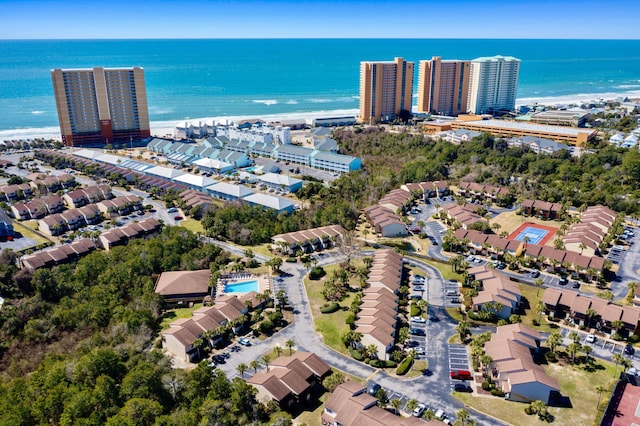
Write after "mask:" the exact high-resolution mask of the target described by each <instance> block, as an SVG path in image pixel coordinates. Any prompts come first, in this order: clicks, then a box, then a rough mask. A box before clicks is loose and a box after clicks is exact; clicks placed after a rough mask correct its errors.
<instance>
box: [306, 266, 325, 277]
mask: <svg viewBox="0 0 640 426" xmlns="http://www.w3.org/2000/svg"><path fill="white" fill-rule="evenodd" d="M326 274H327V273H326V272H325V270H324V268H323V267H322V266H314V267H313V268H311V270H310V271H309V279H310V280H319V279H320V278H322V277H324V276H325V275H326Z"/></svg>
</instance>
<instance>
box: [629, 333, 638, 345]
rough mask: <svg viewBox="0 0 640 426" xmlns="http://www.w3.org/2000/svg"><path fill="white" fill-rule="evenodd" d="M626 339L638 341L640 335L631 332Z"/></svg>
mask: <svg viewBox="0 0 640 426" xmlns="http://www.w3.org/2000/svg"><path fill="white" fill-rule="evenodd" d="M627 340H628V341H629V343H638V342H640V337H639V336H638V335H637V334H632V335H631V336H629V338H628V339H627Z"/></svg>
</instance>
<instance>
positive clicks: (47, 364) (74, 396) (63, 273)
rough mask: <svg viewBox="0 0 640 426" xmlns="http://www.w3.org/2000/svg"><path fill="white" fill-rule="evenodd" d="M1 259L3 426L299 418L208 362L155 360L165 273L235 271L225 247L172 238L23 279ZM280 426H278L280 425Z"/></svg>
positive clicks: (171, 231) (184, 233) (180, 232)
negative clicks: (187, 366)
mask: <svg viewBox="0 0 640 426" xmlns="http://www.w3.org/2000/svg"><path fill="white" fill-rule="evenodd" d="M13 260H14V257H13V256H12V253H11V252H6V251H5V252H3V256H2V258H0V282H1V285H2V287H0V291H2V295H3V296H5V297H8V298H7V300H6V301H5V304H4V306H3V308H2V310H0V340H1V341H2V351H3V352H2V363H1V364H0V366H1V369H2V376H0V377H1V380H0V423H1V424H6V425H11V424H16V425H17V424H45V423H48V424H61V425H72V424H73V425H76V424H81V425H103V424H107V425H148V424H167V425H168V424H172V425H173V424H175V425H180V424H184V425H196V424H217V425H237V424H251V423H257V424H259V423H260V422H266V421H268V420H269V419H270V418H272V419H275V418H277V419H280V420H279V421H280V422H281V424H288V423H290V417H289V416H288V415H287V414H284V413H281V412H280V411H279V410H278V409H277V407H266V406H263V405H262V404H259V403H258V402H257V401H256V398H255V389H253V388H252V387H251V386H249V385H247V384H246V383H245V382H244V381H243V380H240V379H234V380H232V381H230V380H228V379H227V378H226V377H225V375H224V374H223V373H222V372H221V371H219V370H213V369H212V368H211V367H209V366H208V365H207V364H206V363H202V364H200V365H198V367H197V368H195V369H194V370H192V371H190V372H185V371H182V370H175V369H173V368H172V367H171V365H170V362H169V360H168V359H167V358H165V357H164V356H163V355H162V354H161V353H160V352H158V351H156V350H153V348H152V346H153V345H152V344H153V339H155V338H156V337H157V331H158V328H159V320H160V314H161V311H160V309H161V303H162V301H161V299H160V298H159V297H158V296H157V295H156V294H155V292H154V282H155V279H156V278H157V276H158V274H159V273H161V272H163V271H170V270H182V269H187V270H193V269H203V268H204V269H206V268H209V267H211V269H212V270H216V269H218V268H220V267H221V266H224V265H226V264H228V263H229V258H228V255H227V254H226V253H225V252H223V251H222V250H221V249H219V248H218V247H216V246H213V245H210V244H202V243H201V241H199V240H198V238H196V236H195V235H193V233H191V232H190V231H188V230H186V229H184V228H179V227H169V228H166V229H164V230H163V232H162V233H161V234H160V235H159V236H158V237H156V238H153V239H149V240H134V241H131V242H130V243H129V245H127V246H125V247H115V248H113V249H112V250H111V251H109V252H103V251H96V252H94V253H92V254H90V255H89V256H87V257H85V258H83V259H81V260H80V261H78V263H77V264H75V265H61V266H58V267H55V268H53V269H50V270H49V269H40V270H37V271H35V272H34V273H32V274H31V273H29V272H26V271H18V270H17V269H16V268H15V266H13V265H14V263H13ZM274 416H275V417H274Z"/></svg>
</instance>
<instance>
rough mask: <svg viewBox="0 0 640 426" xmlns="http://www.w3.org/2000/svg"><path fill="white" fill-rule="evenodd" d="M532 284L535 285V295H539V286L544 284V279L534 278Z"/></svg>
mask: <svg viewBox="0 0 640 426" xmlns="http://www.w3.org/2000/svg"><path fill="white" fill-rule="evenodd" d="M533 284H535V286H536V297H538V296H539V295H540V288H541V287H542V285H543V284H544V280H543V279H542V278H536V279H535V280H533Z"/></svg>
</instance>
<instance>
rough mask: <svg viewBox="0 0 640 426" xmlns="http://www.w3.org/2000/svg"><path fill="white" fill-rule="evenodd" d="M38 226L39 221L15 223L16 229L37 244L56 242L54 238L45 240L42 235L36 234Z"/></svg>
mask: <svg viewBox="0 0 640 426" xmlns="http://www.w3.org/2000/svg"><path fill="white" fill-rule="evenodd" d="M36 226H38V221H37V220H27V221H25V222H18V221H16V220H14V221H13V227H14V229H15V230H16V231H17V232H19V233H20V234H22V236H23V237H25V238H30V239H32V240H34V241H35V242H36V245H37V244H43V243H46V242H55V241H54V240H53V238H45V237H43V236H42V235H40V234H38V233H36V232H35V227H36Z"/></svg>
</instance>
